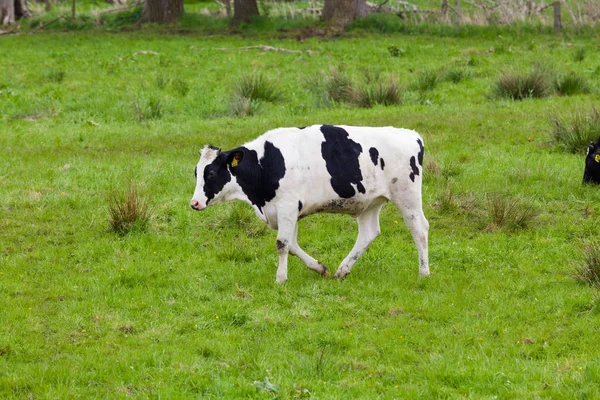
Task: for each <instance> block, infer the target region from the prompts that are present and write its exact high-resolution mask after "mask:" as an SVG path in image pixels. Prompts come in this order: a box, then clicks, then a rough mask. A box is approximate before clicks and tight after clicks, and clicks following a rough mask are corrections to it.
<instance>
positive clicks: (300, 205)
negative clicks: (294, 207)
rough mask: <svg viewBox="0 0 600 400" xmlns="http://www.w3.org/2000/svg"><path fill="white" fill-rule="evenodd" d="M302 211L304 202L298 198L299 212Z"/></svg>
mask: <svg viewBox="0 0 600 400" xmlns="http://www.w3.org/2000/svg"><path fill="white" fill-rule="evenodd" d="M300 211H302V202H301V201H300V200H298V212H300Z"/></svg>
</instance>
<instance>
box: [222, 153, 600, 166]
mask: <svg viewBox="0 0 600 400" xmlns="http://www.w3.org/2000/svg"><path fill="white" fill-rule="evenodd" d="M598 156H600V154H599V155H598ZM598 156H596V157H598ZM231 166H232V167H237V166H238V160H237V158H234V159H233V160H231Z"/></svg>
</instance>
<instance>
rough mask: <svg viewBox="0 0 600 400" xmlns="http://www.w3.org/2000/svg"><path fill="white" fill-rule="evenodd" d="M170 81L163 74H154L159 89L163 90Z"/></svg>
mask: <svg viewBox="0 0 600 400" xmlns="http://www.w3.org/2000/svg"><path fill="white" fill-rule="evenodd" d="M170 82H171V79H170V78H169V77H167V76H165V75H164V74H162V73H158V74H157V75H156V87H157V88H159V89H160V90H164V89H165V88H166V87H167V85H168V84H169V83H170Z"/></svg>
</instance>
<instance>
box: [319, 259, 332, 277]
mask: <svg viewBox="0 0 600 400" xmlns="http://www.w3.org/2000/svg"><path fill="white" fill-rule="evenodd" d="M319 266H320V267H321V272H319V273H320V274H321V276H322V277H325V278H329V277H330V276H331V274H330V273H329V269H327V267H326V266H324V265H323V264H321V263H319Z"/></svg>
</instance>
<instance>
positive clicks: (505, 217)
mask: <svg viewBox="0 0 600 400" xmlns="http://www.w3.org/2000/svg"><path fill="white" fill-rule="evenodd" d="M486 211H487V216H488V222H489V223H488V225H487V228H486V230H488V231H493V230H495V229H496V228H501V229H506V230H508V231H511V232H514V231H518V230H522V229H526V228H529V227H531V226H533V225H534V223H535V221H536V219H537V218H538V216H539V213H538V212H537V210H535V209H534V208H533V207H532V206H530V205H528V204H525V203H523V202H522V201H520V200H518V199H514V198H509V197H506V196H502V195H500V194H498V193H496V194H492V195H491V196H490V197H489V198H488V201H487V204H486Z"/></svg>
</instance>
